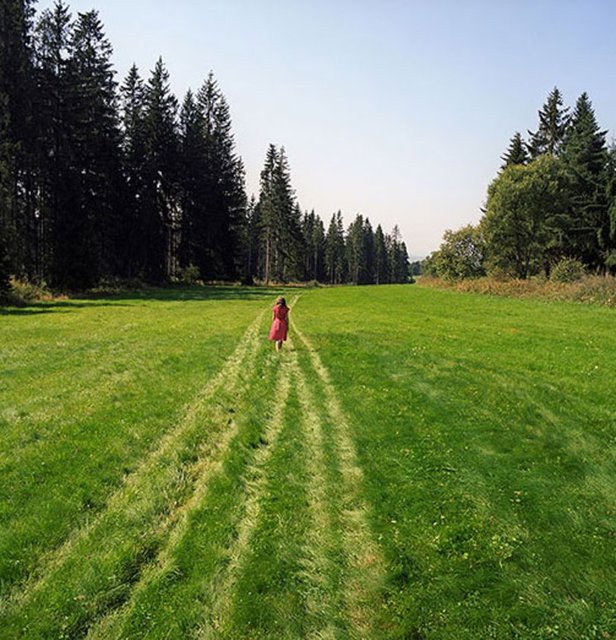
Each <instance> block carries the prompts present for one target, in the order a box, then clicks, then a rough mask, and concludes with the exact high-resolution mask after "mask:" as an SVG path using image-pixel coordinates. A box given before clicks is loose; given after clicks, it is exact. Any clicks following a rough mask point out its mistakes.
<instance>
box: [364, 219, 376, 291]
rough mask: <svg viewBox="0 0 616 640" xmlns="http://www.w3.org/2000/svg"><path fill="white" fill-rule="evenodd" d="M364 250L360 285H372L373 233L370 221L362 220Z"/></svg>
mask: <svg viewBox="0 0 616 640" xmlns="http://www.w3.org/2000/svg"><path fill="white" fill-rule="evenodd" d="M363 232H364V233H363V235H364V250H363V269H362V273H363V277H362V284H374V260H375V254H374V251H375V247H374V232H373V231H372V225H371V224H370V220H368V218H366V219H365V220H364V229H363Z"/></svg>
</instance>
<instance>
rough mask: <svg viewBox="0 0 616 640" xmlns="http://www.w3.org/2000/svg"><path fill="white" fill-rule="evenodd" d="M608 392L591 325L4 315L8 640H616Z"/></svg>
mask: <svg viewBox="0 0 616 640" xmlns="http://www.w3.org/2000/svg"><path fill="white" fill-rule="evenodd" d="M280 293H283V294H284V295H286V297H287V301H288V302H289V304H290V306H291V309H292V310H291V328H290V340H289V341H288V342H287V344H286V345H285V348H284V349H283V351H282V352H281V353H279V354H277V353H275V351H274V350H273V348H272V344H271V343H269V341H268V340H267V331H268V328H269V323H270V317H271V314H270V309H271V306H272V305H273V302H274V300H275V298H276V296H277V295H278V294H280ZM615 389H616V315H615V312H614V310H611V309H607V308H603V307H595V306H590V305H579V304H574V303H564V302H541V301H527V300H513V299H508V298H502V297H490V296H485V295H478V294H470V293H458V292H454V291H443V290H434V289H427V288H425V289H424V288H421V287H419V286H408V285H391V286H380V287H339V288H324V289H287V290H286V291H284V290H281V291H278V290H272V289H269V290H268V289H259V288H239V287H238V288H234V287H211V288H207V287H206V288H184V289H182V288H178V289H168V290H161V291H148V292H136V293H133V294H123V295H116V296H109V297H105V298H92V299H82V300H80V299H77V300H59V301H54V302H49V303H39V304H36V305H33V306H30V307H25V308H3V309H0V478H1V483H0V638H2V640H4V639H5V638H6V639H7V640H13V639H18V638H23V639H27V640H37V639H39V638H41V639H43V638H49V639H54V640H55V639H59V638H66V639H70V640H75V639H79V638H98V639H105V640H106V639H118V640H120V639H122V640H124V639H133V638H135V639H136V638H148V639H158V638H160V639H163V638H165V639H169V638H170V639H175V638H177V639H178V640H183V639H185V638H191V639H194V638H208V639H214V638H218V639H229V640H231V639H233V640H246V639H255V640H256V639H272V640H279V639H280V640H286V639H291V638H295V639H300V638H301V639H304V638H315V639H316V638H322V639H340V640H343V639H347V638H348V639H355V640H360V639H366V640H372V639H374V640H385V639H387V640H441V639H447V640H480V639H488V638H489V639H495V640H508V639H511V640H513V639H543V638H555V639H567V640H569V639H570V640H591V639H593V640H594V639H597V640H600V639H601V640H603V639H606V638H613V637H614V636H615V634H616V605H615V603H616V544H615V542H616V499H615V498H616V482H615V478H616V473H615V471H616V469H615V466H616V465H615V457H616V456H615V451H616V448H615V446H614V445H615V444H616V401H615V399H614V398H615V391H614V390H615Z"/></svg>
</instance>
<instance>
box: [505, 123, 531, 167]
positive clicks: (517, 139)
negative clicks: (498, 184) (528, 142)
mask: <svg viewBox="0 0 616 640" xmlns="http://www.w3.org/2000/svg"><path fill="white" fill-rule="evenodd" d="M501 160H502V161H503V164H502V165H501V169H505V168H507V167H509V166H511V165H512V164H526V163H527V162H528V153H527V151H526V146H525V145H524V141H523V140H522V136H521V135H520V132H519V131H516V132H515V133H514V135H513V137H512V138H511V142H510V143H509V148H508V149H507V151H506V152H505V154H504V155H502V156H501Z"/></svg>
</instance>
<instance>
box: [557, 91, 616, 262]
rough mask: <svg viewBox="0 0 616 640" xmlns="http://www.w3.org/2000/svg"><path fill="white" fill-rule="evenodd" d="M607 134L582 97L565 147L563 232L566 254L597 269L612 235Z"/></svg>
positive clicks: (563, 149) (578, 102) (584, 94)
mask: <svg viewBox="0 0 616 640" xmlns="http://www.w3.org/2000/svg"><path fill="white" fill-rule="evenodd" d="M606 133H607V132H606V131H602V130H601V129H600V128H599V125H598V123H597V119H596V117H595V113H594V110H593V108H592V103H591V102H590V100H589V98H588V95H587V94H586V93H583V94H582V95H581V96H580V97H579V99H578V101H577V103H576V106H575V110H574V112H573V115H572V118H571V125H570V128H569V130H568V132H567V136H566V138H565V141H564V143H563V146H562V153H561V157H562V161H563V165H564V167H565V171H566V173H567V176H568V182H569V198H570V208H569V211H568V215H567V216H566V218H565V222H564V227H563V232H564V234H565V237H566V239H567V246H565V252H566V253H568V254H569V255H571V256H573V257H576V258H579V259H580V260H582V261H583V262H584V263H585V264H586V265H587V266H588V267H590V268H594V269H597V268H601V267H602V264H603V261H604V258H605V252H606V250H607V249H608V246H609V235H610V221H609V214H608V202H607V189H608V174H607V165H608V152H607V146H606V143H605V136H606Z"/></svg>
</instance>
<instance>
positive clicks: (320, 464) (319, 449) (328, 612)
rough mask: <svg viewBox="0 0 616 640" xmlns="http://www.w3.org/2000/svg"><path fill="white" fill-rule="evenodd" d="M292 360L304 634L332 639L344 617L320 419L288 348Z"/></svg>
mask: <svg viewBox="0 0 616 640" xmlns="http://www.w3.org/2000/svg"><path fill="white" fill-rule="evenodd" d="M291 344H292V341H291ZM292 363H293V371H294V373H295V379H296V382H297V393H298V396H299V401H300V406H301V408H302V421H303V427H304V438H305V449H306V465H307V470H308V474H309V476H310V479H311V484H310V486H309V487H308V488H307V494H308V499H309V506H308V508H309V511H310V517H311V520H312V529H311V530H310V532H309V535H308V539H307V541H306V547H305V550H304V553H305V557H304V559H303V564H304V567H305V577H306V579H307V581H308V583H309V584H310V585H311V588H310V590H309V592H308V594H307V598H306V602H307V608H308V614H309V615H310V617H311V618H312V620H311V623H312V626H313V627H314V630H313V632H312V633H311V634H310V635H309V636H308V638H314V639H315V640H316V639H317V638H318V639H323V640H333V639H335V638H337V637H339V631H340V628H341V627H342V628H343V629H344V626H345V625H344V621H341V620H339V619H337V618H338V616H337V615H336V612H337V611H338V610H339V609H340V604H341V603H340V601H339V597H336V596H334V595H333V594H335V593H336V590H337V583H336V582H337V581H336V580H335V576H336V573H337V569H336V567H335V566H334V563H333V561H332V556H334V555H335V554H336V553H337V552H338V551H339V550H338V546H339V545H338V544H336V541H335V540H333V539H332V536H335V530H334V529H335V527H334V522H333V518H332V516H331V512H330V510H329V509H328V508H327V507H328V505H329V506H330V507H331V496H330V495H329V492H328V486H327V472H326V461H325V455H324V442H323V423H322V420H321V418H320V416H319V414H318V412H317V411H316V410H315V407H316V406H317V405H316V401H315V398H314V397H313V395H312V393H311V391H310V389H309V388H308V384H307V381H306V377H305V375H304V372H303V371H302V369H301V367H300V364H299V359H298V357H297V353H296V352H295V351H293V352H292Z"/></svg>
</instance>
